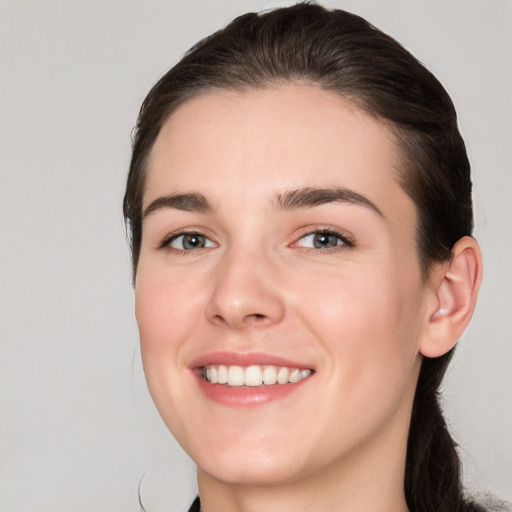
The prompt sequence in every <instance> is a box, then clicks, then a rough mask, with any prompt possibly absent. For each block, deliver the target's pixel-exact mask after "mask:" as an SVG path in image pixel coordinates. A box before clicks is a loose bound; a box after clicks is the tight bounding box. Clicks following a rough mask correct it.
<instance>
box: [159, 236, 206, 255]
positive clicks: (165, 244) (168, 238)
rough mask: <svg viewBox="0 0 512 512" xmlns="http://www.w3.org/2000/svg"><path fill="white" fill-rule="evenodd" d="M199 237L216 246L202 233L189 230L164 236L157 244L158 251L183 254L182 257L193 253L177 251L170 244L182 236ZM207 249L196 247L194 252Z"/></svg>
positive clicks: (190, 251) (187, 250)
mask: <svg viewBox="0 0 512 512" xmlns="http://www.w3.org/2000/svg"><path fill="white" fill-rule="evenodd" d="M187 235H189V236H194V235H195V236H200V237H203V238H204V239H206V240H209V241H210V242H212V244H213V245H216V244H215V242H213V241H212V240H211V239H210V238H209V237H208V236H206V235H205V234H204V233H201V232H200V231H197V230H190V231H179V232H177V233H171V234H170V235H168V236H166V237H165V238H164V239H163V240H162V241H161V242H160V243H159V244H158V249H163V250H166V251H168V252H172V253H176V254H183V255H186V254H190V253H192V252H194V249H177V248H176V247H171V244H172V242H174V241H175V240H177V239H178V238H180V237H182V236H183V237H184V236H187ZM208 248H209V247H198V248H196V249H195V250H199V249H208Z"/></svg>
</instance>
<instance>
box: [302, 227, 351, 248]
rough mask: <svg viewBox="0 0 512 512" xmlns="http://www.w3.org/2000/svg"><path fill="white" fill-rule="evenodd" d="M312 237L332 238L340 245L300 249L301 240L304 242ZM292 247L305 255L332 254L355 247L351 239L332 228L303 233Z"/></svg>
mask: <svg viewBox="0 0 512 512" xmlns="http://www.w3.org/2000/svg"><path fill="white" fill-rule="evenodd" d="M312 235H329V236H334V237H336V238H338V239H339V240H340V241H341V243H339V244H338V245H335V246H333V247H325V248H318V247H302V246H300V245H298V244H299V242H300V241H301V240H304V239H305V238H306V237H308V236H312ZM292 247H300V248H301V249H302V250H303V251H305V252H306V253H310V252H314V253H318V252H319V251H320V252H322V253H332V252H338V251H341V250H345V249H352V248H353V247H355V241H354V240H353V239H352V237H350V236H348V235H346V234H345V233H341V232H340V231H337V230H335V229H332V228H321V229H313V230H311V231H307V232H305V233H304V234H303V235H301V236H300V237H299V238H298V239H297V241H296V242H294V243H293V244H292Z"/></svg>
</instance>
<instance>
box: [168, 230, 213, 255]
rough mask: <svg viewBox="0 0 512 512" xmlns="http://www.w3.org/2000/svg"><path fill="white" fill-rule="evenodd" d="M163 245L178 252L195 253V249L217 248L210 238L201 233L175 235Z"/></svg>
mask: <svg viewBox="0 0 512 512" xmlns="http://www.w3.org/2000/svg"><path fill="white" fill-rule="evenodd" d="M163 245H164V246H166V247H170V248H172V249H176V250H178V251H193V250H194V249H203V248H205V247H215V244H214V243H213V242H212V241H211V240H210V239H209V238H208V237H206V236H205V235H202V234H200V233H183V234H181V235H174V236H172V237H171V238H170V239H169V240H167V241H165V242H164V244H163Z"/></svg>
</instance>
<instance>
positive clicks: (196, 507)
mask: <svg viewBox="0 0 512 512" xmlns="http://www.w3.org/2000/svg"><path fill="white" fill-rule="evenodd" d="M188 512H201V502H200V501H199V496H198V497H197V498H196V499H195V500H194V503H192V506H191V507H190V508H189V509H188Z"/></svg>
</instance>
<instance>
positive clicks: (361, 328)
mask: <svg viewBox="0 0 512 512" xmlns="http://www.w3.org/2000/svg"><path fill="white" fill-rule="evenodd" d="M376 270H377V269H374V271H373V272H358V271H357V269H355V268H354V269H351V271H349V272H344V273H343V275H339V276H336V275H331V276H329V277H330V279H329V278H328V277H321V276H317V279H315V281H314V283H310V285H309V286H306V284H305V283H304V288H307V290H306V289H304V290H303V291H302V293H303V294H305V295H304V296H307V297H308V298H309V299H308V302H307V307H304V306H303V308H304V309H303V316H305V317H306V318H307V322H308V324H309V326H310V328H311V329H312V330H314V332H315V333H316V334H317V337H318V338H319V339H321V340H322V342H323V345H324V349H325V350H326V351H327V352H328V353H329V355H330V358H329V359H330V360H331V361H332V364H333V365H340V366H342V372H340V375H342V376H343V378H344V379H345V380H346V382H347V383H348V384H347V385H348V386H350V387H352V385H353V386H356V385H357V383H359V384H362V383H363V382H366V384H367V385H368V386H379V385H380V384H381V383H382V382H384V381H387V382H389V383H390V385H391V386H393V385H394V384H397V382H398V381H402V380H403V379H406V378H407V376H408V374H409V373H410V371H411V368H412V366H413V365H414V364H415V361H416V359H417V353H418V348H417V347H418V339H419V336H420V329H421V323H420V318H421V304H422V303H421V300H422V293H421V292H422V288H421V281H420V279H419V278H416V275H415V272H409V273H407V272H405V275H400V272H395V271H394V269H393V267H386V268H383V269H382V271H381V272H378V271H376ZM379 381H381V383H379Z"/></svg>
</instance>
